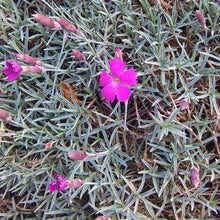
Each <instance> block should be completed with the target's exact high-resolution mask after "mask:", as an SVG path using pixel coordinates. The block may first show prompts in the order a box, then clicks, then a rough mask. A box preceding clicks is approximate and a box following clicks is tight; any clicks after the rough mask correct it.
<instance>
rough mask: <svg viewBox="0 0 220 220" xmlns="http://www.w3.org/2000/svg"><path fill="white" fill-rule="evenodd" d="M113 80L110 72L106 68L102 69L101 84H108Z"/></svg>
mask: <svg viewBox="0 0 220 220" xmlns="http://www.w3.org/2000/svg"><path fill="white" fill-rule="evenodd" d="M111 82H112V77H111V76H110V75H109V74H108V73H106V72H105V71H104V70H102V73H101V75H100V80H99V83H100V86H101V87H104V86H107V85H108V84H110V83H111Z"/></svg>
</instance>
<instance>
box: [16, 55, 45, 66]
mask: <svg viewBox="0 0 220 220" xmlns="http://www.w3.org/2000/svg"><path fill="white" fill-rule="evenodd" d="M15 58H17V59H18V60H21V61H24V62H26V63H30V64H33V65H39V66H42V65H43V64H44V63H43V62H42V61H41V60H39V59H37V58H35V57H31V56H28V55H26V54H15Z"/></svg>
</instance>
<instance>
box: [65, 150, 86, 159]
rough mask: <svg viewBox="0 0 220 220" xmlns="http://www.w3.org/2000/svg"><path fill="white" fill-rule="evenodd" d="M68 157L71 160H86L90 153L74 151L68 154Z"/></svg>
mask: <svg viewBox="0 0 220 220" xmlns="http://www.w3.org/2000/svg"><path fill="white" fill-rule="evenodd" d="M68 157H69V158H70V159H71V160H86V159H87V158H88V157H89V154H88V153H87V152H85V151H73V152H71V153H69V154H68Z"/></svg>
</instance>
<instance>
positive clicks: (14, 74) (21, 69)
mask: <svg viewBox="0 0 220 220" xmlns="http://www.w3.org/2000/svg"><path fill="white" fill-rule="evenodd" d="M6 66H7V67H6V68H5V69H3V70H2V73H4V74H6V75H8V81H13V80H15V79H17V78H18V77H19V76H20V75H21V73H41V72H43V71H45V70H47V69H45V68H44V67H41V66H21V65H20V64H19V63H17V62H16V61H6Z"/></svg>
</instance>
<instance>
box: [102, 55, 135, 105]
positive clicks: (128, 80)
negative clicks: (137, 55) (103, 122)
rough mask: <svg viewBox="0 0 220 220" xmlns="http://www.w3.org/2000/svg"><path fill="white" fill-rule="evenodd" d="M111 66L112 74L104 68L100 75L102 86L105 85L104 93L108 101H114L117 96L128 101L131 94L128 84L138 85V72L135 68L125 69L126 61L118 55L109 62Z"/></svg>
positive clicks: (122, 100)
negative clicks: (118, 57)
mask: <svg viewBox="0 0 220 220" xmlns="http://www.w3.org/2000/svg"><path fill="white" fill-rule="evenodd" d="M109 66H110V71H111V75H109V74H108V73H107V72H105V71H104V70H102V73H101V76H100V86H101V87H103V89H102V95H103V97H105V98H106V99H107V101H108V102H113V101H114V99H115V96H117V99H118V101H120V102H126V101H127V100H128V99H129V97H130V94H131V90H130V89H129V88H128V87H127V85H131V86H135V85H136V83H137V73H136V72H135V70H134V69H133V68H130V69H127V70H125V71H124V68H125V62H123V61H122V60H120V59H117V58H116V57H115V58H114V59H113V60H111V61H110V62H109Z"/></svg>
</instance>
